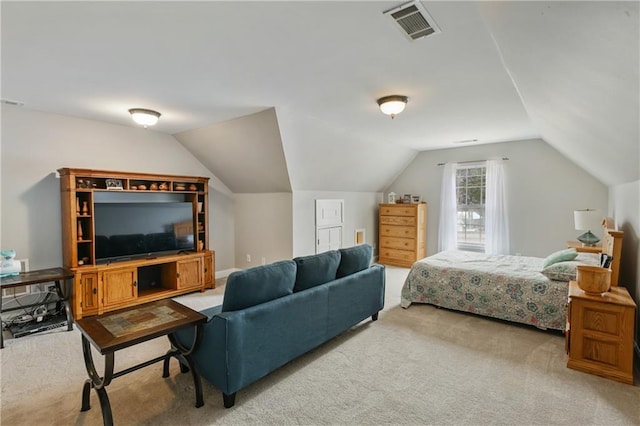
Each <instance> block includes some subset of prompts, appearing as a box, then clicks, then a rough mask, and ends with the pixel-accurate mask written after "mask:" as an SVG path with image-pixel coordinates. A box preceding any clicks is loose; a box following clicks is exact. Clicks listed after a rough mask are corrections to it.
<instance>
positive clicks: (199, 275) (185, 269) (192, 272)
mask: <svg viewBox="0 0 640 426" xmlns="http://www.w3.org/2000/svg"><path fill="white" fill-rule="evenodd" d="M176 269H177V274H176V275H177V283H178V289H179V290H182V289H185V288H191V287H202V286H203V284H204V274H203V272H204V265H203V262H202V257H194V258H191V259H185V260H179V261H177V262H176Z"/></svg>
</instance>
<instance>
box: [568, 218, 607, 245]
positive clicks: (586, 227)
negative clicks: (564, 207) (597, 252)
mask: <svg viewBox="0 0 640 426" xmlns="http://www.w3.org/2000/svg"><path fill="white" fill-rule="evenodd" d="M601 219H602V217H601V216H600V212H599V211H598V210H593V209H592V210H590V209H586V210H574V212H573V221H574V224H575V228H576V231H587V232H585V233H584V234H582V235H580V236H579V237H578V241H580V242H581V243H582V244H583V245H585V246H595V245H596V243H597V242H598V241H600V238H598V237H596V236H595V235H593V234H592V233H591V230H592V229H597V227H598V226H600V221H601Z"/></svg>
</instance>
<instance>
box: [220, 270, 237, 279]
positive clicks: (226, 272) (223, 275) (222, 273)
mask: <svg viewBox="0 0 640 426" xmlns="http://www.w3.org/2000/svg"><path fill="white" fill-rule="evenodd" d="M240 270H241V269H238V268H230V269H223V270H222V271H216V279H218V278H227V277H228V276H229V275H230V274H231V273H232V272H235V271H240Z"/></svg>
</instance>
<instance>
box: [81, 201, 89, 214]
mask: <svg viewBox="0 0 640 426" xmlns="http://www.w3.org/2000/svg"><path fill="white" fill-rule="evenodd" d="M82 214H84V215H88V214H89V206H88V205H87V202H86V201H83V202H82Z"/></svg>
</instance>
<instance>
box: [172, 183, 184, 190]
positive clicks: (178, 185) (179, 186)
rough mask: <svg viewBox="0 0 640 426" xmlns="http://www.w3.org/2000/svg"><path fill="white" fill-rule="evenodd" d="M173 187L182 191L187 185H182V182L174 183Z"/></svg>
mask: <svg viewBox="0 0 640 426" xmlns="http://www.w3.org/2000/svg"><path fill="white" fill-rule="evenodd" d="M173 189H175V190H176V191H184V190H185V189H187V187H186V186H185V185H184V183H176V184H175V185H174V187H173Z"/></svg>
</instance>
